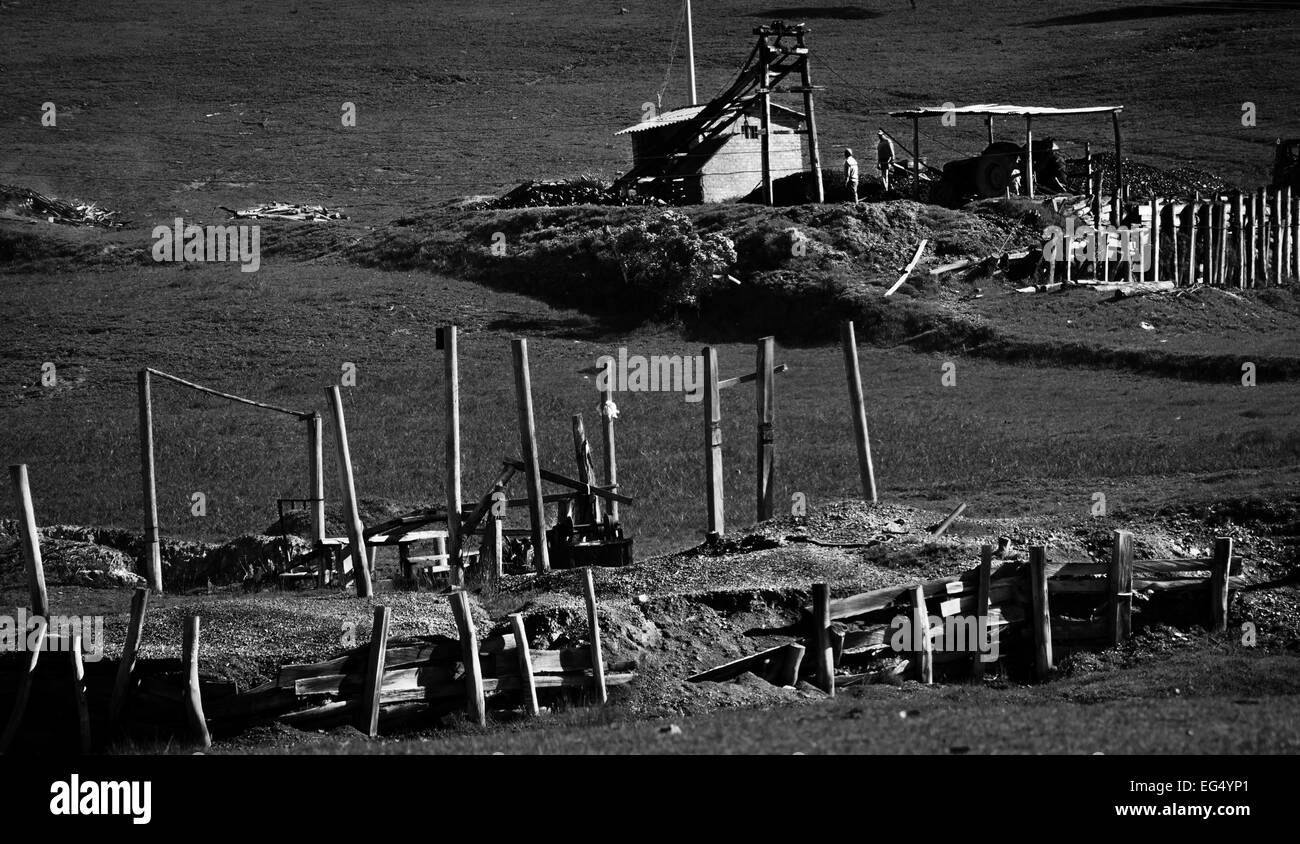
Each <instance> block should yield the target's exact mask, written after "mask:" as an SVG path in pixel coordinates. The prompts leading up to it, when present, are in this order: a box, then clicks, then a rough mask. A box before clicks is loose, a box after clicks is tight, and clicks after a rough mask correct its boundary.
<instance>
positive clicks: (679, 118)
mask: <svg viewBox="0 0 1300 844" xmlns="http://www.w3.org/2000/svg"><path fill="white" fill-rule="evenodd" d="M757 103H758V99H757V98H756V97H754V98H747V99H745V100H743V101H740V102H739V105H740V109H739V111H742V112H743V111H744V110H745V109H747V108H749V107H750V106H751V105H755V104H757ZM704 108H705V107H704V106H702V105H695V106H686V107H685V108H675V109H672V110H671V111H661V112H659V114H656V115H655V116H654V117H652V118H650V119H649V120H644V121H642V122H640V123H637V124H635V125H633V126H629V127H627V128H626V129H620V130H618V131H617V132H615V133H614V135H615V136H616V137H617V136H618V135H629V134H632V133H633V132H645V131H647V130H649V129H658V128H660V127H663V126H672V125H673V124H675V123H683V122H685V121H687V120H690V119H691V118H693V117H695V116H696V115H697V114H699V113H700V112H702V111H704ZM771 108H772V110H773V111H783V112H785V113H786V114H789V115H790V116H792V117H797V118H799V119H800V120H803V119H804V118H805V116H806V115H804V113H803V112H802V111H798V110H796V109H793V108H789V107H788V106H783V105H781V104H780V103H772V104H771Z"/></svg>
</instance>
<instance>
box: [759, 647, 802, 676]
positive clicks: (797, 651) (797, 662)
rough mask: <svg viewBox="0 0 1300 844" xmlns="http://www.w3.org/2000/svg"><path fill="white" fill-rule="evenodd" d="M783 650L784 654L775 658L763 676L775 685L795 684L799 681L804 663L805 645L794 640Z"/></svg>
mask: <svg viewBox="0 0 1300 844" xmlns="http://www.w3.org/2000/svg"><path fill="white" fill-rule="evenodd" d="M781 650H782V656H781V657H780V658H778V659H777V660H774V662H773V664H772V665H771V666H770V667H769V669H768V670H767V672H766V673H765V674H764V675H763V676H764V677H765V678H766V679H767V681H768V682H769V683H771V684H772V685H774V686H793V685H795V684H796V683H798V682H799V667H800V666H801V665H802V664H803V657H804V646H803V645H800V644H798V643H797V642H792V643H790V644H788V645H786V646H785V647H784V648H782V649H781Z"/></svg>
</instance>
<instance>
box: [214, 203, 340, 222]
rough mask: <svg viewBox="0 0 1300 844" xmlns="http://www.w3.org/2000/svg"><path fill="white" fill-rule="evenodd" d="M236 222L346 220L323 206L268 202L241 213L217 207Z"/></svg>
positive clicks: (224, 207)
mask: <svg viewBox="0 0 1300 844" xmlns="http://www.w3.org/2000/svg"><path fill="white" fill-rule="evenodd" d="M218 207H219V208H221V210H222V211H225V212H226V213H228V214H230V216H231V217H232V218H234V219H236V220H299V221H303V222H313V223H319V222H326V221H328V220H346V219H347V217H345V216H343V214H342V213H340V212H338V211H331V210H329V209H328V208H326V207H325V206H324V205H297V204H289V203H284V202H269V203H266V204H263V205H255V206H253V207H252V208H248V209H245V210H243V211H236V210H235V209H233V208H227V207H226V206H224V205H221V206H218Z"/></svg>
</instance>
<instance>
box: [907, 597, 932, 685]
mask: <svg viewBox="0 0 1300 844" xmlns="http://www.w3.org/2000/svg"><path fill="white" fill-rule="evenodd" d="M910 597H911V599H912V637H913V639H912V641H913V646H914V647H916V646H919V647H920V650H915V651H913V653H912V659H913V661H914V662H915V663H916V679H917V680H920V681H921V682H922V683H925V684H926V685H929V684H931V683H933V682H934V640H933V639H932V638H931V634H930V613H929V612H928V611H926V608H925V589H924V588H922V586H921V584H919V583H918V584H916V586H915V587H914V588H913V589H912V592H911V596H910Z"/></svg>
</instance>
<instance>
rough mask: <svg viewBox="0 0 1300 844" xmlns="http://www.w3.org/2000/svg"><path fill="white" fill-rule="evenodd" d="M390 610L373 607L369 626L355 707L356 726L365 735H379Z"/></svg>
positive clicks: (372, 736)
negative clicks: (368, 639)
mask: <svg viewBox="0 0 1300 844" xmlns="http://www.w3.org/2000/svg"><path fill="white" fill-rule="evenodd" d="M391 618H392V610H391V609H390V608H388V607H375V615H374V621H373V622H372V623H371V626H370V648H369V650H368V651H367V652H366V675H365V677H363V678H362V681H363V682H362V690H361V705H360V706H359V707H357V711H358V720H359V721H360V723H359V724H358V726H359V727H360V728H361V731H362V732H363V733H365V734H366V735H368V736H370V737H371V738H374V737H375V736H377V735H379V699H380V696H381V695H382V694H383V691H384V664H385V661H386V660H387V656H388V626H389V621H390V619H391Z"/></svg>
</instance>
